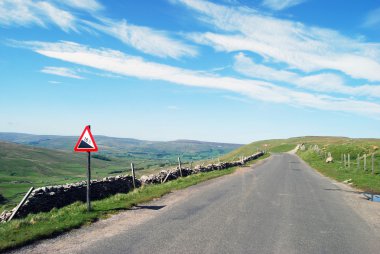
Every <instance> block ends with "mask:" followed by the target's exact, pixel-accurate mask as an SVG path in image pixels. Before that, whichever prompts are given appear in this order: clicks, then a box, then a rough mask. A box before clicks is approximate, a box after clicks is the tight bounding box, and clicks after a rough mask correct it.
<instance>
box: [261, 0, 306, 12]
mask: <svg viewBox="0 0 380 254" xmlns="http://www.w3.org/2000/svg"><path fill="white" fill-rule="evenodd" d="M305 1H306V0H263V3H262V4H263V5H264V6H266V7H268V8H270V9H273V10H276V11H279V10H283V9H286V8H289V7H292V6H296V5H299V4H301V3H303V2H305Z"/></svg>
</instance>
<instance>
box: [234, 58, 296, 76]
mask: <svg viewBox="0 0 380 254" xmlns="http://www.w3.org/2000/svg"><path fill="white" fill-rule="evenodd" d="M234 58H235V63H234V66H233V67H234V69H235V70H236V71H238V72H240V73H243V74H244V75H246V76H248V77H252V78H259V79H264V80H270V81H281V82H284V81H285V82H291V81H293V80H294V79H296V78H298V75H297V74H296V73H294V72H291V71H287V70H277V69H274V68H271V67H267V66H265V65H262V64H258V63H255V62H253V61H252V59H251V58H249V57H247V56H245V55H244V54H243V53H238V54H236V55H235V57H234Z"/></svg>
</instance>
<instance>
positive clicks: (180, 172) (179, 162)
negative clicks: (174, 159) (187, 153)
mask: <svg viewBox="0 0 380 254" xmlns="http://www.w3.org/2000/svg"><path fill="white" fill-rule="evenodd" d="M178 167H179V174H180V175H181V177H182V168H181V159H180V158H179V157H178Z"/></svg>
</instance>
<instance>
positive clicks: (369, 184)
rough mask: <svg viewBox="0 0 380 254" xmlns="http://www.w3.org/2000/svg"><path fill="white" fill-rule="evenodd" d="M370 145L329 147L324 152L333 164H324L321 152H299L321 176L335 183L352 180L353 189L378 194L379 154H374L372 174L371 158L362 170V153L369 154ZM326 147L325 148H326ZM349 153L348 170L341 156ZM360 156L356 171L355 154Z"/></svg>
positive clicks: (379, 191)
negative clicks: (328, 155)
mask: <svg viewBox="0 0 380 254" xmlns="http://www.w3.org/2000/svg"><path fill="white" fill-rule="evenodd" d="M370 146H371V145H370V144H368V143H367V142H359V143H357V144H356V145H355V144H352V143H351V144H340V145H336V144H335V145H329V146H328V148H326V149H325V150H326V151H327V152H331V153H332V156H333V158H334V159H335V160H334V163H326V162H325V155H324V152H322V154H321V155H319V154H317V153H316V152H314V151H312V150H308V151H304V152H302V151H299V152H298V154H299V155H300V157H301V158H302V159H303V160H304V161H305V162H307V163H308V164H309V165H310V166H311V167H313V168H315V169H316V170H318V171H319V172H321V173H322V174H324V175H326V176H328V177H331V178H333V179H335V180H337V181H340V182H342V181H345V180H348V179H352V184H353V186H354V187H356V188H359V189H361V190H363V191H365V192H371V193H380V154H379V153H378V152H376V153H375V157H374V158H375V163H374V165H375V167H374V169H375V170H374V174H373V175H372V172H371V157H370V156H369V157H367V170H366V171H365V170H364V168H363V158H362V155H363V153H364V152H366V153H370V152H371V151H370V149H369V147H370ZM326 147H327V146H326ZM343 153H346V154H348V153H350V155H351V163H350V168H348V167H344V163H342V161H341V154H343ZM358 153H360V154H361V162H360V168H359V169H358V167H357V165H358V164H357V163H356V158H357V154H358Z"/></svg>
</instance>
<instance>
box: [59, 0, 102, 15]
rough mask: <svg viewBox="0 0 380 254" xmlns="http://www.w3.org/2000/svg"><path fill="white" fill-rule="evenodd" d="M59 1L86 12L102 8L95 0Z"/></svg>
mask: <svg viewBox="0 0 380 254" xmlns="http://www.w3.org/2000/svg"><path fill="white" fill-rule="evenodd" d="M59 2H60V3H62V4H66V5H68V6H71V7H73V8H76V9H80V10H85V11H88V12H97V11H100V10H102V9H104V7H103V5H102V4H100V3H99V2H98V1H96V0H65V1H59Z"/></svg>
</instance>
